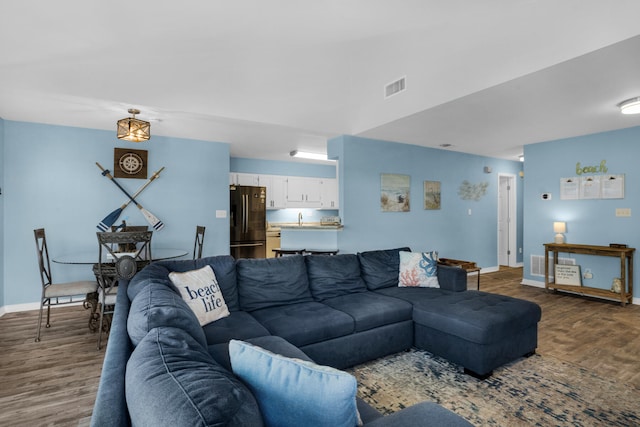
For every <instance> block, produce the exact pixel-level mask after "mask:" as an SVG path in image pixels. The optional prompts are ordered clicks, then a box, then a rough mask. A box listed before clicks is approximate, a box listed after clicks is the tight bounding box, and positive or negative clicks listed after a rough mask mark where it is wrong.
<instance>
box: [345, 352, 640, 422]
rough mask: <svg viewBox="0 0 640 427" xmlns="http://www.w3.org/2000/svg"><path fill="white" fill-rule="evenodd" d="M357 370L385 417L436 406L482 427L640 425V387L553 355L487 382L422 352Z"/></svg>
mask: <svg viewBox="0 0 640 427" xmlns="http://www.w3.org/2000/svg"><path fill="white" fill-rule="evenodd" d="M349 371H350V372H351V373H352V374H353V375H355V377H356V378H357V380H358V395H359V396H360V397H361V398H362V399H364V400H365V401H367V402H368V403H369V404H371V405H372V406H373V407H375V408H376V409H378V410H379V411H380V412H382V413H385V414H388V413H392V412H396V411H399V410H401V409H402V408H405V407H408V406H411V405H413V404H415V403H418V402H422V401H432V402H437V403H439V404H441V405H442V406H444V407H446V408H448V409H450V410H452V411H454V412H455V413H457V414H459V415H461V416H462V417H464V418H465V419H467V420H468V421H469V422H471V423H472V424H474V425H476V426H584V427H587V426H588V427H591V426H625V427H626V426H638V425H640V390H638V389H636V388H634V387H632V386H630V385H626V384H623V383H617V382H615V381H613V380H610V379H607V378H601V377H599V376H598V375H596V374H594V373H592V372H590V371H588V370H586V369H583V368H581V367H579V366H576V365H573V364H571V363H567V362H564V361H561V360H558V359H555V358H553V357H550V356H540V355H537V354H536V355H534V356H531V357H529V358H521V359H518V360H516V361H514V362H512V363H509V364H507V365H505V366H503V367H500V368H498V369H496V370H494V373H493V375H492V376H491V377H490V378H488V379H486V380H483V381H481V380H478V379H476V378H473V377H471V376H469V375H466V374H464V373H463V372H462V369H461V368H460V367H459V366H457V365H454V364H452V363H450V362H448V361H447V360H445V359H443V358H441V357H437V356H434V355H432V354H431V353H429V352H426V351H422V350H417V349H412V350H410V351H408V352H403V353H398V354H394V355H391V356H388V357H385V358H382V359H378V360H375V361H372V362H369V363H366V364H363V365H359V366H356V367H354V368H352V369H350V370H349ZM425 421H427V420H425Z"/></svg>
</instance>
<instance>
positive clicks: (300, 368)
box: [229, 340, 361, 427]
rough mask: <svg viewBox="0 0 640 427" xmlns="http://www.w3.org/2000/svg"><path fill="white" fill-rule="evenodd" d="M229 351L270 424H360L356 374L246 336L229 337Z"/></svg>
mask: <svg viewBox="0 0 640 427" xmlns="http://www.w3.org/2000/svg"><path fill="white" fill-rule="evenodd" d="M229 356H230V358H231V366H232V368H233V373H234V374H236V375H237V376H238V377H239V378H240V379H241V380H242V381H244V383H245V384H246V385H247V386H248V387H249V389H250V390H251V392H252V393H253V395H254V396H255V398H256V400H257V401H258V406H259V407H260V412H261V413H262V417H263V419H264V422H265V425H266V426H271V427H276V426H277V427H288V426H293V427H299V426H318V427H322V426H327V427H339V426H348V427H353V426H356V425H361V422H360V417H359V415H358V409H357V407H356V391H357V382H356V379H355V377H353V376H352V375H350V374H348V373H346V372H342V371H340V370H338V369H334V368H331V367H328V366H320V365H316V364H315V363H312V362H307V361H304V360H300V359H291V358H288V357H284V356H281V355H279V354H274V353H271V352H270V351H267V350H265V349H263V348H260V347H257V346H254V345H252V344H249V343H246V342H244V341H237V340H231V341H230V342H229Z"/></svg>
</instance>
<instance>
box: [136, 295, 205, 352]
mask: <svg viewBox="0 0 640 427" xmlns="http://www.w3.org/2000/svg"><path fill="white" fill-rule="evenodd" d="M160 326H172V327H176V328H180V329H182V330H184V331H186V332H187V333H188V334H189V335H191V336H192V337H193V338H194V339H195V340H196V341H198V342H199V343H200V344H201V345H203V346H206V344H207V339H206V337H205V334H204V332H203V330H202V327H201V326H200V324H199V323H198V319H197V318H196V316H195V314H194V313H193V311H191V309H190V308H189V306H188V305H187V303H185V302H184V300H183V299H182V297H181V296H180V295H178V293H177V292H176V290H175V288H173V287H171V284H162V283H151V284H149V285H147V286H146V287H144V288H143V289H142V290H140V292H138V294H137V295H136V297H135V299H134V300H133V301H132V302H131V308H130V309H129V317H128V318H127V331H128V332H129V338H131V342H132V343H133V345H134V346H137V345H138V343H139V342H140V341H141V340H142V339H143V338H144V337H145V335H147V333H148V332H149V331H150V330H152V329H153V328H157V327H160Z"/></svg>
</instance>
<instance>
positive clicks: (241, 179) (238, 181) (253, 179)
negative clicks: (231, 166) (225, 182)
mask: <svg viewBox="0 0 640 427" xmlns="http://www.w3.org/2000/svg"><path fill="white" fill-rule="evenodd" d="M229 184H230V185H251V186H254V187H256V186H260V185H261V184H260V175H256V174H253V173H237V172H232V173H231V174H229Z"/></svg>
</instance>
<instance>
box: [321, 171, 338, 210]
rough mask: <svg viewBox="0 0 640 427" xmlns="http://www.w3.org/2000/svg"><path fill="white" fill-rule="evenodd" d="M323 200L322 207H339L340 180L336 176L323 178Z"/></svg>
mask: <svg viewBox="0 0 640 427" xmlns="http://www.w3.org/2000/svg"><path fill="white" fill-rule="evenodd" d="M321 185H322V186H321V191H322V192H321V201H322V206H321V207H320V209H338V208H339V207H340V204H339V203H338V199H339V198H338V180H337V179H334V178H323V179H322V184H321Z"/></svg>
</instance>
